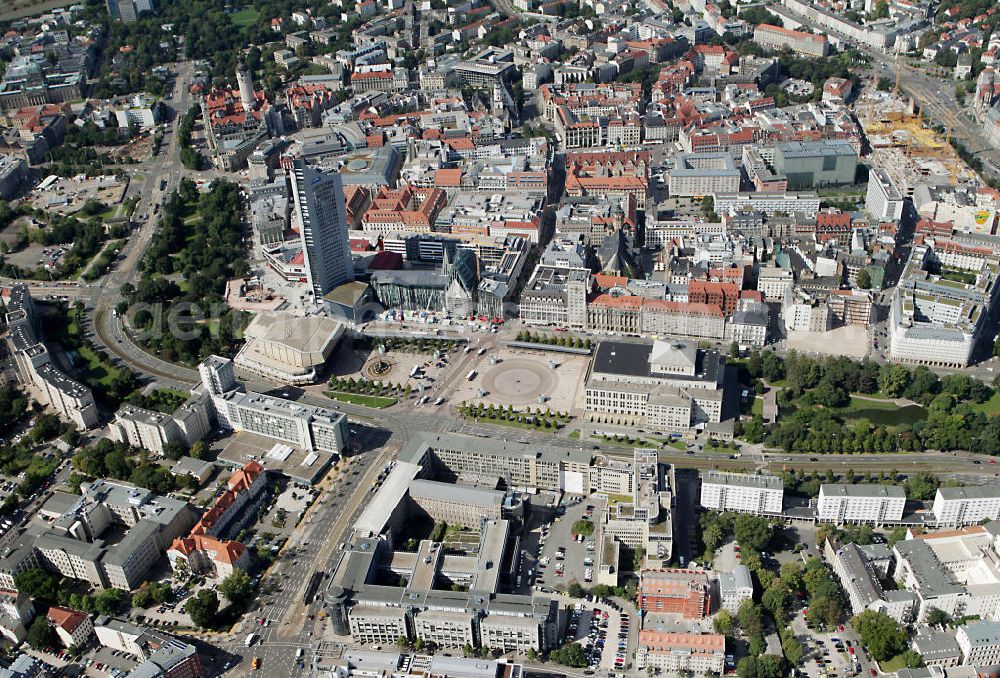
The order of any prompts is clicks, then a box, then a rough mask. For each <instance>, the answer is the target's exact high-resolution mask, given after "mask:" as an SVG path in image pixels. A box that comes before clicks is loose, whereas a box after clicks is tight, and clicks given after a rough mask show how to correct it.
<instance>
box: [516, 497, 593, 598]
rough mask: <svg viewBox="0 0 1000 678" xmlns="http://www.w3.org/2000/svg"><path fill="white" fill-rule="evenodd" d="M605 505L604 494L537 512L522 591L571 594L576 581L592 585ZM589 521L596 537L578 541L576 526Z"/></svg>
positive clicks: (525, 557) (527, 541)
mask: <svg viewBox="0 0 1000 678" xmlns="http://www.w3.org/2000/svg"><path fill="white" fill-rule="evenodd" d="M605 506H606V499H605V498H604V497H603V495H599V494H595V495H591V496H589V497H586V498H583V497H580V496H578V495H577V496H567V497H566V498H564V499H563V502H562V503H561V504H560V505H559V506H552V507H549V506H548V505H546V504H543V506H542V507H541V508H540V509H534V511H533V520H532V529H531V530H530V532H529V535H528V538H527V539H525V544H526V545H527V546H526V548H525V550H526V551H527V553H526V554H525V556H524V558H523V563H522V588H526V587H527V586H529V585H530V584H534V585H535V586H536V587H539V588H543V589H552V590H558V591H567V590H568V589H569V585H570V584H571V583H573V582H576V583H578V584H580V585H581V586H584V587H587V588H589V587H590V586H592V585H593V584H594V583H595V582H594V581H593V573H594V572H596V569H597V566H598V563H597V559H598V557H599V556H598V550H599V549H597V543H598V542H599V540H600V526H599V523H600V516H601V515H602V513H603V512H604V509H605ZM588 513H589V514H590V515H589V517H588ZM585 518H586V519H587V520H589V521H590V522H591V524H592V525H594V533H593V535H592V536H590V537H583V536H579V537H576V538H574V536H573V534H572V532H573V523H575V522H576V521H578V520H581V519H585ZM532 570H534V578H533V581H532V580H531V579H532V578H531V576H530V573H531V571H532ZM588 570H589V571H590V572H589V574H590V575H591V576H590V577H589V578H588V576H587V575H588Z"/></svg>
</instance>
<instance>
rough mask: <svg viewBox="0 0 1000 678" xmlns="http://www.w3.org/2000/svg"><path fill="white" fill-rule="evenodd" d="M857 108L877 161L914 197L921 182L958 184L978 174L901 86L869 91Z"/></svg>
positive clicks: (905, 193) (893, 179)
mask: <svg viewBox="0 0 1000 678" xmlns="http://www.w3.org/2000/svg"><path fill="white" fill-rule="evenodd" d="M855 113H856V114H857V117H858V123H859V124H860V125H861V129H862V130H863V131H864V133H865V136H866V137H867V139H868V145H869V146H870V147H871V157H870V160H871V162H872V164H873V165H874V166H876V167H881V168H882V169H884V170H885V171H886V173H888V175H889V177H890V178H891V179H892V181H893V183H895V184H896V186H898V187H899V190H900V191H902V192H903V193H904V195H906V196H908V197H912V195H913V189H914V188H916V186H917V185H918V184H921V183H928V184H934V185H956V184H960V183H964V182H965V181H967V180H974V179H975V178H976V175H975V172H973V171H972V170H971V169H970V168H969V167H968V166H967V165H966V164H965V163H964V162H963V161H962V160H961V158H959V157H958V154H957V153H955V149H953V148H952V147H951V144H950V139H949V138H948V137H947V136H942V135H940V134H938V133H937V132H936V131H934V130H933V129H932V128H931V127H930V123H929V121H925V120H924V119H923V116H922V115H921V113H920V112H919V111H917V110H916V106H915V103H914V101H913V99H912V98H910V97H901V96H899V94H898V91H894V92H879V91H866V92H865V93H864V94H863V95H862V96H861V97H860V98H859V99H858V101H857V103H856V104H855Z"/></svg>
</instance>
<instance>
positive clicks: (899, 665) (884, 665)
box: [879, 654, 906, 675]
mask: <svg viewBox="0 0 1000 678" xmlns="http://www.w3.org/2000/svg"><path fill="white" fill-rule="evenodd" d="M879 668H881V669H882V673H888V674H889V675H892V674H894V673H896V671H899V670H900V669H905V668H906V664H904V663H903V655H901V654H897V655H896V656H895V657H893V658H892V659H888V660H886V661H884V662H879Z"/></svg>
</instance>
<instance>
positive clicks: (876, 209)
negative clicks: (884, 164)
mask: <svg viewBox="0 0 1000 678" xmlns="http://www.w3.org/2000/svg"><path fill="white" fill-rule="evenodd" d="M865 211H867V212H868V214H870V215H871V218H872V219H873V220H875V221H894V222H897V223H898V222H899V220H900V219H901V218H902V217H903V194H902V193H900V192H899V189H898V188H896V185H895V184H893V183H892V179H890V178H889V175H888V174H886V173H885V170H882V169H879V168H877V167H873V168H871V169H869V170H868V193H867V195H866V196H865Z"/></svg>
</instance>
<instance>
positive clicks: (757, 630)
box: [736, 600, 764, 636]
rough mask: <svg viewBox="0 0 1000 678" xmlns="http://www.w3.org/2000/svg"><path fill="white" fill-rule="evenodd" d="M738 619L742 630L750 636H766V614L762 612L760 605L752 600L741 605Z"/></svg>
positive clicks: (737, 615)
mask: <svg viewBox="0 0 1000 678" xmlns="http://www.w3.org/2000/svg"><path fill="white" fill-rule="evenodd" d="M736 619H737V621H738V622H739V624H740V628H741V629H743V632H744V633H746V634H747V635H748V636H762V635H764V614H763V612H762V611H761V608H760V605H758V604H757V603H755V602H753V601H752V600H744V601H743V602H742V603H740V609H739V612H737V614H736Z"/></svg>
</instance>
